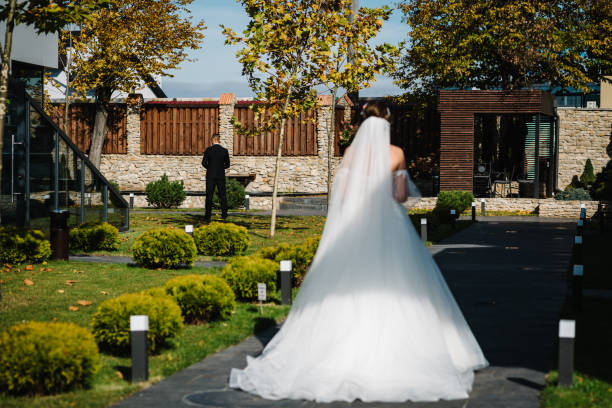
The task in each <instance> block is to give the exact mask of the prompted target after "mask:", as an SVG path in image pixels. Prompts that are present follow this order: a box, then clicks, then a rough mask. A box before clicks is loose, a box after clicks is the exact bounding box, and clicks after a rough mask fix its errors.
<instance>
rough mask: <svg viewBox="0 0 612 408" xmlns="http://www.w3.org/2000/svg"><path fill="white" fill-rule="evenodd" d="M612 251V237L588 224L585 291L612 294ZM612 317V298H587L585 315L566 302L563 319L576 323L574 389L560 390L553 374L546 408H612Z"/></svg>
mask: <svg viewBox="0 0 612 408" xmlns="http://www.w3.org/2000/svg"><path fill="white" fill-rule="evenodd" d="M611 247H612V233H611V232H606V233H605V234H603V235H602V234H600V233H599V226H598V225H597V224H592V223H587V226H586V228H585V233H584V278H583V286H584V288H585V289H600V290H612V278H611V276H610V275H611V272H610V260H609V257H608V256H607V254H608V252H607V251H609V250H610V248H611ZM568 277H569V275H568ZM611 313H612V299H610V298H594V297H585V298H584V299H583V304H582V310H581V311H576V310H573V308H572V304H571V299H570V298H568V299H566V302H565V303H564V305H563V307H562V310H561V316H562V317H563V318H568V319H574V320H576V341H575V359H574V366H575V370H576V372H575V375H574V385H573V386H572V387H571V388H559V387H557V373H556V372H555V371H551V372H550V373H549V374H548V378H547V386H546V388H545V389H544V390H543V391H542V393H541V401H542V408H583V407H585V408H586V407H588V408H612V347H610V339H612V319H611V318H610V315H611ZM555 365H556V364H555Z"/></svg>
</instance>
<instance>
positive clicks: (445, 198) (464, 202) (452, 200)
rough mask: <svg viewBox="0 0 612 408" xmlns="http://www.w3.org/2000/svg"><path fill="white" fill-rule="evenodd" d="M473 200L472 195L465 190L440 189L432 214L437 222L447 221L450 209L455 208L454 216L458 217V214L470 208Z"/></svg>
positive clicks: (449, 218)
mask: <svg viewBox="0 0 612 408" xmlns="http://www.w3.org/2000/svg"><path fill="white" fill-rule="evenodd" d="M473 201H474V195H473V194H472V193H470V192H467V191H440V192H439V193H438V200H437V201H436V206H435V208H434V209H433V211H432V216H433V217H436V218H437V219H438V220H439V222H449V221H450V220H451V215H450V210H455V211H456V213H455V214H456V215H455V217H459V214H461V213H462V212H464V211H465V210H467V209H468V208H470V206H471V205H472V202H473Z"/></svg>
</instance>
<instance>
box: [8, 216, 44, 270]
mask: <svg viewBox="0 0 612 408" xmlns="http://www.w3.org/2000/svg"><path fill="white" fill-rule="evenodd" d="M50 256H51V244H50V243H49V241H48V240H47V238H46V237H45V235H44V234H43V233H42V231H40V230H35V229H30V228H22V227H14V226H10V225H9V226H2V227H0V262H1V263H9V264H21V263H25V262H28V263H41V262H44V261H46V260H47V259H49V257H50Z"/></svg>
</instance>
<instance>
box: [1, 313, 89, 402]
mask: <svg viewBox="0 0 612 408" xmlns="http://www.w3.org/2000/svg"><path fill="white" fill-rule="evenodd" d="M99 368H100V355H99V353H98V347H97V346H96V342H95V341H94V338H93V336H92V335H91V333H90V332H89V331H87V329H84V328H83V327H80V326H77V325H76V324H74V323H59V322H57V323H41V322H30V323H20V324H16V325H14V326H11V327H9V328H8V329H6V330H4V331H3V332H2V333H0V392H3V393H7V394H14V395H20V394H38V395H40V394H55V393H60V392H66V391H70V390H73V389H76V388H84V387H89V386H90V385H91V384H92V380H93V377H94V375H95V374H96V372H97V371H98V369H99Z"/></svg>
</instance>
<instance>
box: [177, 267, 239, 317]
mask: <svg viewBox="0 0 612 408" xmlns="http://www.w3.org/2000/svg"><path fill="white" fill-rule="evenodd" d="M165 288H166V292H167V293H168V294H170V295H171V296H172V297H173V299H174V300H175V301H176V303H177V304H178V305H179V307H180V308H181V311H182V313H183V317H184V318H185V322H187V323H203V322H209V321H212V320H218V319H223V320H227V319H229V318H230V317H231V315H232V311H233V310H234V308H235V307H236V302H235V300H234V298H235V296H234V292H232V290H231V289H230V287H229V286H228V284H227V283H226V282H225V281H224V280H223V279H221V278H220V277H218V276H214V275H185V276H177V277H176V278H173V279H170V280H169V281H168V282H166V285H165Z"/></svg>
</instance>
